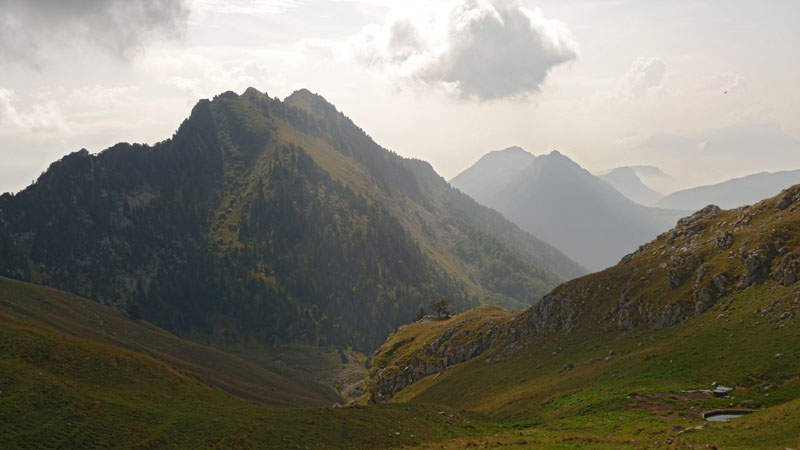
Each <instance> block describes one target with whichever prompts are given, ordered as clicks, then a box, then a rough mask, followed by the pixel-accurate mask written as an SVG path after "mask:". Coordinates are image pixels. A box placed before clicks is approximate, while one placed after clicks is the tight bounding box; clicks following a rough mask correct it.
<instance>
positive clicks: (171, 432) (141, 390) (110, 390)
mask: <svg viewBox="0 0 800 450" xmlns="http://www.w3.org/2000/svg"><path fill="white" fill-rule="evenodd" d="M479 431H480V429H479V428H478V427H476V425H473V424H472V417H471V416H464V415H461V414H456V413H452V412H450V411H449V410H448V413H447V414H444V413H441V414H440V409H438V408H436V409H434V408H431V407H425V406H417V405H399V406H394V405H390V406H383V407H352V408H338V409H331V408H319V409H280V408H274V407H266V406H258V405H253V404H249V403H247V402H245V401H243V400H241V399H237V398H234V397H232V396H230V395H228V394H226V393H224V392H222V391H220V390H218V389H215V388H213V387H211V386H209V385H207V384H205V383H203V382H201V381H199V380H198V379H197V378H195V377H193V376H189V375H187V374H186V373H184V372H183V371H178V370H176V369H174V368H172V367H170V366H168V365H166V364H165V363H163V362H161V361H158V360H155V359H153V358H151V357H149V356H145V355H143V354H141V353H136V352H133V351H129V350H125V349H120V348H119V347H115V346H110V345H106V344H103V343H99V342H96V341H93V340H89V339H84V338H79V337H75V336H72V335H68V334H66V333H62V332H60V331H57V330H55V329H53V328H49V327H46V326H43V325H41V324H39V323H35V322H32V321H28V320H24V319H20V318H19V317H17V316H15V315H13V314H8V313H6V312H0V448H3V449H9V450H16V449H72V448H74V449H110V448H126V449H130V448H135V449H156V448H158V449H185V448H192V449H205V448H209V449H210V448H214V449H256V448H270V449H271V448H275V449H277V448H280V449H291V448H300V449H302V448H384V447H391V446H396V445H414V444H420V443H422V442H429V441H438V440H441V439H448V438H450V437H454V436H474V435H476V434H478V432H479Z"/></svg>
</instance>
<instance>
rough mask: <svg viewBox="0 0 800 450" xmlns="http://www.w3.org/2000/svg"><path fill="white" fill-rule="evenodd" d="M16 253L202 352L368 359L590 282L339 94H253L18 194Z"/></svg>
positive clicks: (79, 155)
mask: <svg viewBox="0 0 800 450" xmlns="http://www.w3.org/2000/svg"><path fill="white" fill-rule="evenodd" d="M0 252H1V253H2V254H3V255H6V256H5V257H4V258H3V260H2V261H0V273H1V274H4V275H8V276H12V277H14V278H19V279H24V280H31V281H34V282H37V283H43V284H47V285H51V286H54V287H58V288H61V289H64V290H68V291H71V292H74V293H78V294H81V295H83V296H86V297H89V298H92V299H95V300H98V301H100V302H102V303H104V304H107V305H110V306H113V307H115V308H117V309H120V310H125V311H127V312H128V313H129V314H130V315H131V316H135V317H142V318H145V319H147V320H148V321H151V322H153V323H155V324H158V325H160V326H162V327H164V328H166V329H169V330H170V331H173V332H175V333H179V334H182V335H186V336H191V337H193V338H196V339H201V340H206V339H208V340H210V341H211V342H214V343H220V344H222V345H227V344H229V343H232V342H242V341H245V340H255V341H258V342H263V343H267V344H271V345H275V344H280V343H285V342H297V341H301V342H308V343H311V344H314V345H323V346H324V345H336V346H353V347H354V348H357V349H360V350H369V349H371V348H374V347H375V346H376V345H378V344H379V343H380V342H382V341H383V339H384V338H385V336H386V334H387V333H388V332H389V331H391V330H392V329H393V328H394V327H395V326H397V325H399V324H401V323H404V322H407V321H408V320H409V319H411V318H412V317H413V316H414V314H415V313H416V311H417V310H418V309H419V307H420V306H425V307H427V306H428V305H429V304H430V303H431V302H432V301H433V300H435V299H438V298H440V297H442V296H444V297H445V298H447V299H448V300H449V302H450V304H451V306H452V307H453V308H454V309H456V310H461V309H465V308H467V307H470V306H475V305H477V304H479V303H480V302H482V301H488V300H491V301H493V302H497V303H502V304H505V305H507V306H511V307H521V306H523V305H526V304H531V303H533V302H535V301H536V300H538V298H539V297H540V296H541V295H543V294H544V293H546V292H547V291H548V290H549V289H551V288H552V287H553V286H555V285H556V284H558V283H559V282H560V281H562V280H565V279H568V278H571V277H574V276H577V275H579V274H581V273H583V270H582V269H581V268H580V267H579V266H578V265H577V264H575V263H574V262H572V261H570V260H569V259H568V258H566V257H565V256H563V255H562V254H560V253H559V252H558V251H557V250H555V249H554V248H553V247H551V246H550V245H547V244H545V243H543V242H541V241H538V240H537V239H535V238H533V237H532V236H531V235H529V234H527V233H525V232H523V231H521V230H519V229H518V228H517V227H515V226H514V225H512V224H511V223H509V222H508V221H506V220H505V219H503V218H502V217H501V216H500V215H499V214H497V213H495V212H494V211H491V210H489V209H487V208H484V207H482V206H480V205H478V204H476V203H475V202H474V201H472V200H471V199H469V198H468V197H467V196H465V195H463V194H461V193H459V192H458V191H457V190H455V189H452V188H450V187H449V186H448V185H447V183H446V182H445V181H444V180H443V179H441V177H439V176H438V175H437V174H436V173H435V172H434V171H433V169H432V168H431V167H430V166H429V165H428V164H427V163H422V162H419V161H412V160H406V159H404V158H401V157H399V156H398V155H396V154H394V153H392V152H390V151H388V150H386V149H383V148H382V147H380V146H378V145H377V144H376V143H375V142H374V141H372V139H370V138H369V136H367V135H366V134H365V133H364V132H363V131H362V130H361V129H360V128H358V127H357V126H356V125H355V124H353V123H352V122H351V121H350V120H349V119H348V118H347V117H345V116H344V115H343V114H341V113H340V112H338V111H337V110H336V108H335V107H333V105H330V104H329V103H327V102H326V101H325V100H324V99H323V98H322V97H320V96H317V95H314V94H311V93H310V92H308V91H298V92H296V93H295V94H293V95H292V96H290V97H289V98H287V99H286V100H285V101H283V102H281V101H279V100H276V99H272V98H270V97H269V96H267V95H266V94H263V93H260V92H258V91H256V90H255V89H252V88H251V89H248V90H247V91H246V92H245V93H244V94H242V95H237V94H235V93H233V92H226V93H224V94H221V95H219V96H217V97H215V98H214V99H213V100H211V101H209V100H202V101H200V102H199V103H198V104H197V105H196V106H195V108H194V109H193V111H192V114H191V117H190V118H189V119H187V120H186V121H185V122H184V123H183V124H182V125H181V126H180V128H179V129H178V131H177V132H176V133H175V135H174V136H173V137H172V138H171V139H168V140H166V141H163V142H160V143H158V144H156V145H154V146H145V145H135V144H134V145H131V144H126V143H122V144H118V145H115V146H114V147H111V148H109V149H107V150H105V151H103V152H102V153H100V154H99V155H91V154H89V153H88V152H87V151H85V150H82V151H80V152H76V153H73V154H71V155H68V156H66V157H65V158H63V159H62V160H60V161H58V162H56V163H53V164H52V166H51V167H50V168H49V169H48V170H47V172H46V173H44V174H43V175H42V176H41V177H40V178H39V180H37V182H36V183H34V184H33V185H31V186H30V187H28V188H27V189H25V190H24V191H22V192H20V193H19V194H16V195H9V194H6V195H4V196H2V197H0Z"/></svg>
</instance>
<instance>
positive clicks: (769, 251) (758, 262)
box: [741, 244, 778, 288]
mask: <svg viewBox="0 0 800 450" xmlns="http://www.w3.org/2000/svg"><path fill="white" fill-rule="evenodd" d="M776 247H777V245H776V244H764V245H762V246H761V247H759V248H758V250H752V251H750V252H749V253H748V254H747V259H746V260H745V274H744V276H743V277H742V281H741V287H742V288H746V287H748V286H750V285H751V284H753V283H755V282H757V281H761V280H762V279H764V278H765V277H766V276H767V275H768V274H769V272H770V266H771V265H772V260H773V259H775V257H776V256H777V255H778V250H777V248H776Z"/></svg>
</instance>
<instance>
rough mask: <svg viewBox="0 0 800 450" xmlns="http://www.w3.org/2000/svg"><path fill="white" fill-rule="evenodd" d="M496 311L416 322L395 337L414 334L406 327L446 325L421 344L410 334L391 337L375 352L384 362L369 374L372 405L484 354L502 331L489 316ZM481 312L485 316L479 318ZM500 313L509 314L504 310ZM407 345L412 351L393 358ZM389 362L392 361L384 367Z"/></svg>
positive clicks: (481, 309)
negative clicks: (427, 377)
mask: <svg viewBox="0 0 800 450" xmlns="http://www.w3.org/2000/svg"><path fill="white" fill-rule="evenodd" d="M497 310H500V311H503V310H502V309H500V308H498V307H496V306H482V307H479V308H477V309H475V310H473V311H474V312H473V316H472V317H462V316H456V317H454V318H451V319H450V320H440V321H433V320H429V321H419V322H417V323H415V324H413V325H409V326H406V327H403V328H401V329H399V330H398V332H397V333H399V334H398V336H404V334H403V333H404V332H407V331H413V329H411V328H408V327H415V326H416V327H420V326H431V324H436V323H440V324H442V326H447V328H446V329H444V330H443V331H442V333H441V334H439V335H438V336H437V337H436V338H435V339H433V340H431V341H430V342H427V343H422V344H423V345H419V344H418V343H416V342H415V341H416V339H417V338H418V336H417V335H415V334H413V333H409V335H410V337H408V338H395V339H394V340H393V336H390V337H389V340H388V341H387V344H384V346H383V347H381V348H380V349H378V352H376V357H375V358H376V359H377V358H381V359H383V360H384V365H383V367H381V368H380V369H379V370H377V371H371V372H370V374H369V378H368V383H367V386H368V391H369V394H370V400H371V401H372V402H375V403H379V402H382V401H385V400H388V399H389V398H391V397H392V396H394V394H396V393H397V392H399V391H400V390H402V389H403V388H405V387H406V386H408V385H410V384H412V383H414V382H416V381H418V380H420V379H422V378H424V377H426V376H428V375H433V374H435V373H438V372H441V371H443V370H445V369H447V368H448V367H450V366H452V365H454V364H458V363H461V362H464V361H467V360H469V359H472V358H474V357H476V356H478V355H480V354H482V353H484V352H485V351H486V350H487V349H489V347H490V346H491V344H492V343H493V341H494V340H495V338H496V337H498V336H499V335H500V333H501V330H502V328H501V326H500V325H499V324H498V321H496V320H494V319H493V318H492V317H493V316H492V313H494V315H501V314H500V313H497V312H496V311H497ZM482 312H483V313H484V314H485V315H481V313H482ZM502 314H505V315H508V314H509V313H507V312H505V311H503V313H502ZM426 322H428V323H426ZM404 329H405V330H404ZM397 333H393V335H395V334H397ZM415 345H416V347H414V346H415ZM408 346H411V347H410V348H412V350H410V351H407V354H403V355H401V356H396V354H397V353H401V352H403V350H404V349H405V347H408ZM389 361H392V362H391V363H389V364H387V363H388V362H389Z"/></svg>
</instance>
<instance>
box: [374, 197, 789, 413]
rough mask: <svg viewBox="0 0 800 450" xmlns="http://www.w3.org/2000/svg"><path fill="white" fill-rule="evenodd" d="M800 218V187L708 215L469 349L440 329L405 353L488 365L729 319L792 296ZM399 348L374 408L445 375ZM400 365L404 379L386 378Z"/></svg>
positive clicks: (509, 321) (380, 366)
mask: <svg viewBox="0 0 800 450" xmlns="http://www.w3.org/2000/svg"><path fill="white" fill-rule="evenodd" d="M798 209H800V185H798V186H794V187H792V188H790V189H787V190H785V191H784V192H782V193H781V194H780V195H779V196H777V197H774V198H771V199H767V200H764V201H762V202H760V203H758V204H755V205H752V206H746V207H742V208H737V209H733V210H728V211H723V210H720V208H718V207H716V206H714V205H709V206H707V207H705V208H703V209H702V210H700V211H698V212H696V213H694V214H692V215H691V216H688V217H685V218H683V219H681V220H679V221H678V223H677V226H676V227H675V228H673V229H672V230H670V231H668V232H665V233H663V234H661V235H660V236H658V238H656V239H655V240H654V241H652V242H649V243H647V244H644V245H642V246H640V247H639V248H638V249H637V250H636V251H635V252H633V253H631V254H629V255H626V256H625V257H623V258H622V260H621V261H620V262H619V263H618V264H617V265H616V266H614V267H611V268H609V269H606V270H604V271H602V272H598V273H594V274H591V275H587V276H585V277H581V278H578V279H576V280H572V281H569V282H567V283H564V284H562V285H560V286H558V287H557V288H555V289H554V290H553V291H552V292H551V293H549V294H548V295H546V296H545V297H544V298H543V299H542V300H541V301H540V302H539V303H538V304H536V305H534V306H532V307H530V308H528V309H527V310H524V311H521V312H519V313H516V314H513V315H508V316H507V318H506V319H505V320H502V318H498V319H501V321H500V322H499V323H498V322H495V321H491V322H490V321H486V320H484V321H483V322H482V325H481V326H476V327H472V328H471V329H470V331H469V333H471V336H472V337H471V339H470V340H469V342H470V344H471V345H469V346H467V347H464V346H458V345H454V344H453V343H452V342H451V338H452V336H454V333H458V332H459V331H457V330H454V331H450V330H449V329H441V330H440V333H439V334H436V333H435V332H434V330H433V329H428V330H426V331H425V332H424V333H423V332H422V331H419V330H417V331H416V332H415V334H416V335H417V336H418V337H417V339H415V340H413V341H408V342H404V343H402V346H403V347H405V353H404V354H411V355H414V354H420V355H431V357H432V358H433V357H435V358H436V359H438V360H441V359H442V358H446V359H447V361H451V362H452V361H457V362H460V361H463V360H465V357H467V358H469V357H475V356H477V355H479V354H483V353H486V354H487V355H488V358H487V363H489V364H490V363H492V362H493V361H498V360H501V359H504V358H506V357H507V356H508V355H509V354H511V353H514V352H515V351H517V350H519V349H520V348H522V347H524V346H525V345H527V344H528V343H530V342H531V341H532V340H533V339H534V338H536V337H541V336H549V335H554V334H558V333H570V332H573V330H575V329H576V328H578V327H585V328H599V329H600V330H602V331H604V332H608V333H614V332H618V331H622V330H628V329H632V328H650V329H660V328H666V327H671V326H674V325H676V324H678V323H680V322H683V321H684V320H687V319H688V318H691V317H693V316H695V315H698V314H702V313H703V312H705V311H708V310H709V309H710V308H712V307H714V306H715V305H717V304H721V305H722V310H723V311H726V310H727V307H728V304H729V303H730V302H729V300H728V296H730V295H731V294H732V293H735V292H738V291H742V290H745V289H747V288H749V287H750V286H753V285H755V284H759V283H764V282H767V281H770V282H775V283H778V284H779V285H781V286H790V285H793V284H795V283H797V282H798V280H800V211H798ZM465 314H469V312H468V313H465ZM785 314H792V313H785ZM423 325H424V324H414V326H415V327H422V326H423ZM461 332H462V333H466V332H467V331H461ZM393 338H394V336H393ZM393 338H390V339H389V341H387V343H386V344H385V345H384V347H382V348H381V349H380V350H379V353H378V354H379V355H382V358H376V359H375V360H374V361H373V366H372V368H371V371H370V376H371V379H370V383H374V386H376V389H375V390H374V394H373V399H376V400H385V399H386V397H387V396H389V395H392V394H393V393H395V392H397V391H398V390H400V389H402V388H403V387H405V386H407V385H408V384H411V383H412V382H414V381H416V380H419V379H420V378H422V377H424V376H427V375H430V374H432V373H435V372H436V371H440V370H443V369H444V368H446V365H444V364H438V365H437V364H433V365H430V364H428V365H425V364H417V365H415V364H414V363H415V362H416V361H417V360H416V359H413V358H411V359H409V358H405V359H395V358H393V356H392V355H393V353H392V352H385V351H384V349H386V348H387V346H389V347H391V346H393V345H398V341H397V340H396V339H393ZM486 339H488V340H489V342H488V343H487V342H486ZM473 344H474V345H473ZM465 350H468V351H465ZM451 351H452V352H453V353H452V356H451V354H450V353H448V352H451ZM455 356H457V358H456V357H455ZM420 360H422V359H421V358H420ZM409 361H410V362H411V364H408V362H409ZM398 362H400V365H402V366H403V369H404V370H402V371H399V372H398V371H391V370H385V369H386V367H387V365H389V364H397V363H398ZM406 366H408V367H406ZM437 369H438V370H437ZM370 392H371V393H373V390H371V391H370Z"/></svg>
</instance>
